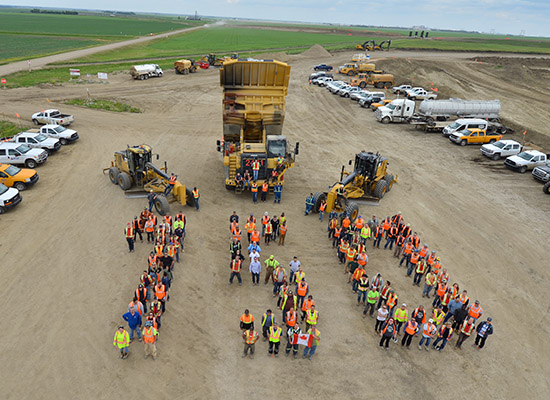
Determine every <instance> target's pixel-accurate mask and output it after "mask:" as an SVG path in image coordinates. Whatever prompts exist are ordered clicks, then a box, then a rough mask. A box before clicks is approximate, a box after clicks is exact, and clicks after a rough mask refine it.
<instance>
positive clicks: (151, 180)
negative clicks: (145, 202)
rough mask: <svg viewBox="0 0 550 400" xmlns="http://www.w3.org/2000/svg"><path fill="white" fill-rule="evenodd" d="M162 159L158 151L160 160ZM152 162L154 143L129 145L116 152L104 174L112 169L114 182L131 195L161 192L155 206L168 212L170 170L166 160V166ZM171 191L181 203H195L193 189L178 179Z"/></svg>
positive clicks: (111, 173)
mask: <svg viewBox="0 0 550 400" xmlns="http://www.w3.org/2000/svg"><path fill="white" fill-rule="evenodd" d="M158 158H159V156H158V154H157V155H156V159H157V160H158ZM152 161H153V153H152V150H151V147H150V146H148V145H146V144H142V145H139V146H131V147H130V146H128V147H127V148H126V149H125V150H122V151H117V152H115V159H114V160H113V161H111V166H110V167H109V168H104V169H103V173H105V172H107V171H108V173H109V179H110V180H111V182H112V183H113V184H115V185H118V186H120V188H121V189H122V190H124V191H125V193H126V194H127V195H128V194H133V195H140V194H141V195H143V196H146V195H147V193H149V192H150V191H151V190H152V191H153V192H154V193H157V200H156V201H155V209H156V210H157V212H158V213H159V214H160V215H165V214H167V213H168V212H169V211H170V204H169V201H168V199H167V198H166V197H165V196H164V194H163V193H164V190H165V189H166V186H167V185H169V181H170V175H169V174H168V173H167V172H168V167H167V165H166V161H165V162H164V167H163V168H159V167H157V166H156V165H155V164H153V162H152ZM170 194H171V195H172V196H173V198H174V200H175V201H177V202H179V203H180V204H181V205H185V204H187V205H188V206H193V205H195V198H194V197H193V194H192V192H191V189H189V188H186V187H185V185H182V184H181V183H180V182H179V181H176V184H175V185H174V187H173V189H172V191H171V192H170Z"/></svg>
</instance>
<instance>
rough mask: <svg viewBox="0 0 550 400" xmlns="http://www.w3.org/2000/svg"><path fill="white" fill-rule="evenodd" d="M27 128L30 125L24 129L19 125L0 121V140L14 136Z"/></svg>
mask: <svg viewBox="0 0 550 400" xmlns="http://www.w3.org/2000/svg"><path fill="white" fill-rule="evenodd" d="M27 128H30V125H29V126H27V127H25V126H24V125H21V124H17V125H16V124H13V123H11V122H8V121H0V138H3V137H10V136H13V135H16V134H18V133H19V132H21V131H23V130H25V129H27Z"/></svg>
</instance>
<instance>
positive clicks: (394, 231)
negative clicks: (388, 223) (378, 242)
mask: <svg viewBox="0 0 550 400" xmlns="http://www.w3.org/2000/svg"><path fill="white" fill-rule="evenodd" d="M396 236H397V226H392V227H391V228H390V230H389V232H388V237H389V238H394V237H396Z"/></svg>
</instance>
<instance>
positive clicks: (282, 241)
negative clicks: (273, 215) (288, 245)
mask: <svg viewBox="0 0 550 400" xmlns="http://www.w3.org/2000/svg"><path fill="white" fill-rule="evenodd" d="M287 231H288V226H287V225H286V221H282V222H281V224H280V225H279V246H284V245H285V239H286V232H287Z"/></svg>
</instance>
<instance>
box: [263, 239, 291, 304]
mask: <svg viewBox="0 0 550 400" xmlns="http://www.w3.org/2000/svg"><path fill="white" fill-rule="evenodd" d="M266 237H267V233H266ZM285 281H286V271H285V269H284V268H283V266H281V265H277V267H276V268H275V269H274V270H273V297H276V296H277V293H279V288H280V287H281V286H283V283H284V282H285Z"/></svg>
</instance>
